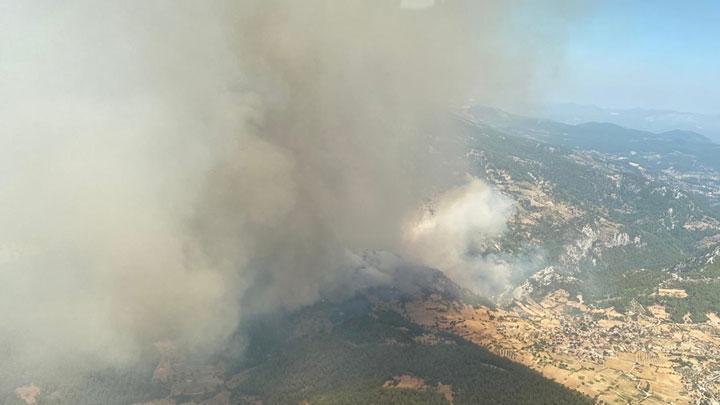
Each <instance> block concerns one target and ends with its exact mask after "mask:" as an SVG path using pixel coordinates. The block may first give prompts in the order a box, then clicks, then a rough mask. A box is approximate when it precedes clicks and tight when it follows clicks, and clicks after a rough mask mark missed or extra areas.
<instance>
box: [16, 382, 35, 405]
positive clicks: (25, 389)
mask: <svg viewBox="0 0 720 405" xmlns="http://www.w3.org/2000/svg"><path fill="white" fill-rule="evenodd" d="M39 394H40V388H38V387H37V386H36V385H35V384H30V385H25V386H22V387H17V388H15V395H17V397H18V398H19V399H20V400H21V401H25V403H26V404H27V405H36V404H37V403H38V402H37V396H38V395H39Z"/></svg>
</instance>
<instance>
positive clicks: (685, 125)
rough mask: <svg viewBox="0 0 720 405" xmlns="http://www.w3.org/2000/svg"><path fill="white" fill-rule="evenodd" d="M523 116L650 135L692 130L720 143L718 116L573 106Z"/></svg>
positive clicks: (539, 108) (557, 106)
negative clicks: (604, 125) (607, 125)
mask: <svg viewBox="0 0 720 405" xmlns="http://www.w3.org/2000/svg"><path fill="white" fill-rule="evenodd" d="M524 114H525V115H529V116H533V117H537V118H545V119H550V120H554V121H559V122H562V123H565V124H572V125H576V124H583V123H588V122H607V123H612V124H616V125H620V126H623V127H627V128H635V129H639V130H644V131H650V132H667V131H674V130H683V131H694V132H698V133H700V134H703V135H705V136H707V137H708V138H711V139H712V140H713V141H715V142H720V114H716V115H709V114H696V113H689V112H679V111H672V110H653V109H642V108H633V109H616V108H603V107H598V106H595V105H584V104H574V103H561V104H549V105H542V106H536V107H533V108H531V109H530V110H528V111H524Z"/></svg>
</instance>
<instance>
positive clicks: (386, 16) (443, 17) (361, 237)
mask: <svg viewBox="0 0 720 405" xmlns="http://www.w3.org/2000/svg"><path fill="white" fill-rule="evenodd" d="M505 3H506V2H503V1H484V2H475V1H472V2H471V1H460V0H457V1H452V0H447V1H443V2H439V1H435V2H433V1H409V0H408V1H405V0H403V1H402V2H400V1H393V0H345V1H335V0H306V1H293V0H238V1H163V0H157V1H123V2H95V1H89V0H74V1H68V2H62V3H57V2H51V1H34V2H13V1H0V49H1V50H2V52H1V56H0V92H2V94H3V97H2V101H0V131H1V132H0V172H1V173H2V177H0V246H2V247H1V248H0V315H1V316H2V320H3V321H2V323H0V347H3V348H4V349H3V353H0V362H1V363H0V364H2V365H0V370H1V371H2V375H0V379H3V376H8V375H13V376H15V377H17V375H18V374H17V373H16V371H17V370H19V369H22V370H26V371H24V372H27V373H29V374H27V375H32V371H27V370H33V368H34V367H36V368H39V367H50V366H53V365H59V364H67V362H68V361H70V362H71V364H73V366H77V367H80V365H79V364H78V363H80V362H81V363H82V367H95V366H102V365H108V364H124V363H127V362H131V361H134V359H136V358H137V357H138V356H139V355H140V354H141V352H142V350H144V348H146V347H149V346H150V344H151V343H152V342H155V341H158V340H161V339H174V340H177V341H179V342H182V343H183V344H184V345H186V346H188V347H191V348H197V349H207V350H212V349H214V348H217V347H220V345H221V344H222V342H223V341H224V339H225V338H226V337H227V336H228V335H230V334H231V333H233V331H234V330H235V329H236V327H237V321H238V319H239V317H241V316H242V314H245V313H252V312H258V311H266V310H272V309H276V308H294V307H297V306H300V305H304V304H309V303H312V302H313V301H314V300H316V299H318V297H320V296H321V295H322V292H323V291H324V290H325V289H328V288H332V287H333V286H336V285H338V284H339V283H344V282H346V280H345V277H347V274H346V273H347V271H346V270H344V269H347V268H350V267H352V266H351V263H349V262H352V258H348V254H347V252H348V251H353V250H358V249H383V250H394V251H402V250H403V249H408V247H407V246H406V244H407V239H406V236H405V235H404V230H405V229H406V224H407V221H408V219H409V218H411V217H412V215H413V213H414V212H416V210H417V208H418V207H419V206H421V205H422V203H423V202H424V201H426V200H427V199H429V198H432V197H434V196H437V195H439V194H440V193H443V192H444V191H445V190H447V189H449V188H452V187H462V186H461V184H462V183H463V182H465V172H466V171H467V168H465V167H464V162H463V159H462V158H461V156H464V155H463V151H462V149H463V143H462V142H460V141H458V140H457V139H455V138H454V137H453V136H451V133H450V131H449V129H448V128H449V127H448V125H449V124H448V122H449V120H448V117H447V116H446V115H445V114H444V112H445V111H447V110H448V109H449V108H452V107H453V106H459V105H461V104H462V103H464V102H465V100H467V99H468V97H474V98H475V99H477V100H478V101H480V102H493V101H506V100H508V99H513V98H517V97H518V96H519V95H524V94H525V91H526V88H527V84H528V82H529V81H530V80H531V77H532V67H531V66H529V65H528V64H526V63H523V62H522V61H518V60H517V55H519V54H523V53H527V55H528V60H531V59H533V57H534V56H537V54H538V52H539V51H538V50H534V49H524V47H523V43H522V41H518V38H517V35H515V36H508V35H506V34H507V32H508V29H507V27H505V25H504V24H505V23H506V22H507V21H511V20H512V18H511V17H512V11H513V10H511V9H510V7H509V6H506V5H505ZM464 187H466V189H462V188H459V189H455V191H453V192H451V193H453V194H452V195H455V193H458V192H460V191H459V190H465V191H467V192H469V196H467V197H462V198H460V197H458V198H456V199H455V200H456V201H459V204H461V207H460V209H461V213H460V214H462V212H465V211H464V210H466V209H470V205H476V204H479V205H480V206H481V207H482V210H483V212H482V215H483V216H485V215H486V216H488V218H490V219H487V220H485V219H478V218H479V217H478V216H477V215H478V214H474V215H473V216H469V217H467V216H464V215H459V216H458V217H457V218H455V217H453V218H447V219H448V220H450V221H460V222H463V221H465V220H469V221H471V223H470V224H468V225H462V224H458V226H460V229H456V228H454V227H448V226H446V225H443V224H433V223H431V224H427V225H428V226H431V227H436V228H437V230H438V231H439V232H440V234H439V235H440V236H439V237H440V238H443V239H447V238H450V239H452V238H455V237H456V236H455V235H454V234H453V232H455V231H460V232H462V233H463V236H462V237H463V238H464V237H468V236H470V235H469V234H470V233H473V232H481V233H482V232H486V233H496V232H500V231H501V230H502V227H503V223H502V221H503V218H505V215H507V212H508V210H509V209H510V208H509V207H510V204H509V202H508V201H507V199H506V198H504V197H501V196H499V195H496V194H494V192H493V191H492V190H491V189H489V188H487V186H484V185H481V184H479V183H477V182H472V183H471V184H470V185H468V186H464ZM454 209H455V208H453V210H454ZM453 210H451V211H450V213H449V214H448V215H452V216H454V215H455V213H454V212H455V211H453ZM452 223H455V222H452ZM423 226H425V225H423ZM453 226H454V225H453ZM418 237H419V238H420V239H419V242H418V243H419V244H420V245H418V246H423V247H426V246H425V245H427V244H428V243H430V242H433V241H435V239H433V238H435V237H429V236H423V235H420V236H418ZM414 249H417V246H416V247H415V248H414ZM410 250H412V249H410ZM444 253H445V252H434V253H433V255H432V256H431V257H422V258H421V259H422V260H423V261H426V262H427V263H428V264H431V265H436V266H440V267H442V266H449V267H450V268H452V266H453V263H447V262H445V261H444V259H443V258H442V257H443V255H444ZM452 254H455V253H452ZM450 274H452V271H451V273H450ZM458 279H459V280H461V281H462V277H459V278H458ZM78 359H82V360H78ZM22 375H26V374H22Z"/></svg>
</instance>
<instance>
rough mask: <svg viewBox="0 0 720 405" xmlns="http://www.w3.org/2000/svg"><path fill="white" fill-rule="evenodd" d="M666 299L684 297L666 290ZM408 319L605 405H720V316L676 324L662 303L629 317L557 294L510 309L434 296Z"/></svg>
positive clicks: (410, 306)
mask: <svg viewBox="0 0 720 405" xmlns="http://www.w3.org/2000/svg"><path fill="white" fill-rule="evenodd" d="M661 293H662V294H680V295H681V294H682V292H680V291H663V292H661ZM404 311H405V313H406V315H407V316H408V317H409V318H410V319H411V320H413V321H414V322H417V323H419V324H422V325H425V326H427V327H430V328H431V329H433V330H436V331H438V332H450V333H453V334H456V335H459V336H462V337H463V338H464V339H466V340H468V341H471V342H473V343H476V344H478V345H481V346H483V347H486V348H487V349H489V350H490V351H492V352H494V353H495V354H498V355H500V356H503V357H506V358H510V359H512V360H514V361H516V362H519V363H522V364H524V365H526V366H528V367H531V368H533V369H534V370H536V371H538V372H540V373H541V374H543V375H544V376H546V377H548V378H551V379H553V380H555V381H557V382H559V383H561V384H563V385H565V386H567V387H569V388H573V389H576V390H578V391H580V392H582V393H584V394H585V395H587V396H589V397H591V398H593V399H595V400H596V401H597V402H598V403H604V404H612V403H641V402H642V403H644V404H668V403H675V404H719V403H720V318H718V317H717V315H716V314H708V319H709V321H708V322H705V323H689V322H688V323H676V322H673V321H671V320H670V319H669V316H668V315H667V313H666V312H665V310H664V308H663V307H662V306H659V305H653V306H649V307H648V308H644V307H643V306H642V305H640V304H638V303H636V302H635V303H633V305H631V308H630V309H629V310H627V311H626V313H620V312H618V311H616V310H614V309H612V308H594V307H591V306H588V305H586V304H584V303H583V301H582V298H581V297H575V298H571V297H570V296H569V294H568V293H567V292H565V291H564V290H558V291H555V292H554V293H552V294H550V295H548V296H546V297H545V298H544V299H543V300H542V301H540V302H536V301H534V300H532V299H526V300H524V302H520V301H515V302H514V303H513V304H512V305H510V306H509V307H507V308H505V309H501V308H496V309H490V308H487V307H483V306H479V307H478V306H476V307H473V306H469V305H465V304H460V303H457V302H448V301H445V300H444V299H442V298H441V297H440V296H439V295H437V294H433V295H431V296H430V297H429V298H428V299H425V300H417V301H413V302H410V303H406V304H405V305H404Z"/></svg>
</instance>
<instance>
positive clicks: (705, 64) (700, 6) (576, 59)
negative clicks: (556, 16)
mask: <svg viewBox="0 0 720 405" xmlns="http://www.w3.org/2000/svg"><path fill="white" fill-rule="evenodd" d="M589 4H592V5H591V6H589V7H588V8H587V9H584V10H581V11H580V12H579V13H578V14H577V15H576V16H574V17H573V18H570V19H568V22H569V26H568V27H567V32H566V38H565V39H566V41H567V42H566V44H565V50H564V53H563V56H562V58H563V60H562V63H560V67H559V68H558V69H557V71H556V72H555V73H554V75H555V77H553V78H552V79H551V80H550V81H549V84H548V85H547V86H546V87H547V88H546V96H547V97H548V99H549V101H553V102H578V103H583V104H597V105H600V106H605V107H619V108H632V107H642V108H664V109H674V110H682V111H692V112H703V113H715V114H718V113H720V0H694V1H681V0H676V1H664V0H663V1H659V0H658V1H646V0H642V1H639V0H635V1H631V0H627V1H621V0H603V1H600V0H598V1H595V2H593V3H589Z"/></svg>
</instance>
